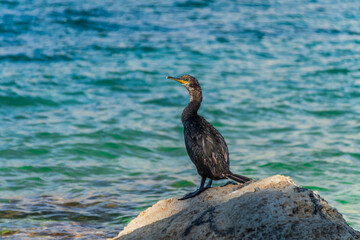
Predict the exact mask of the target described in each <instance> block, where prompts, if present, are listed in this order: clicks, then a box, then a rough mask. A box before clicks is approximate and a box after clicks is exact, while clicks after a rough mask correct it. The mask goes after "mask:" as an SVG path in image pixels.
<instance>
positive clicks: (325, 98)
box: [0, 0, 360, 239]
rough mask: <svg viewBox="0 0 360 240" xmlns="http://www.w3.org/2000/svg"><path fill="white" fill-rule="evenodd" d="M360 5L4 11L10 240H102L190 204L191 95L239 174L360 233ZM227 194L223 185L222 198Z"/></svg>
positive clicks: (5, 206)
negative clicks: (280, 186) (190, 83)
mask: <svg viewBox="0 0 360 240" xmlns="http://www.w3.org/2000/svg"><path fill="white" fill-rule="evenodd" d="M359 11H360V1H356V0H344V1H335V0H297V1H288V0H279V1H275V0H218V1H215V0H167V1H154V0H138V1H133V0H101V1H100V0H92V1H82V0H31V1H29V0H0V238H4V239H73V238H77V239H104V238H109V237H114V236H116V235H117V233H118V232H119V231H121V230H122V229H123V228H124V226H126V224H127V223H129V221H131V219H133V218H134V217H136V216H137V215H138V214H139V213H140V212H141V211H143V210H144V209H146V208H148V207H150V206H152V205H153V204H154V203H156V202H157V201H159V200H162V199H166V198H171V197H174V196H183V195H184V194H186V193H188V192H191V191H194V190H195V189H196V188H197V187H198V185H199V183H200V177H199V175H198V174H197V172H196V169H195V167H194V165H193V164H192V163H191V161H190V159H189V157H188V155H187V153H186V150H185V146H184V138H183V127H182V123H181V120H180V117H181V112H182V110H183V108H184V107H185V106H186V104H187V103H188V101H189V96H188V92H187V91H186V89H185V88H184V87H183V86H181V84H179V83H177V82H175V81H172V80H169V79H166V76H168V75H170V76H174V77H180V76H181V75H184V74H190V75H192V76H194V77H196V78H197V79H198V80H199V82H200V84H201V86H202V89H203V103H202V105H201V108H200V110H199V114H200V115H202V116H204V117H205V118H206V119H207V120H208V121H209V122H211V123H212V124H213V125H214V126H215V127H216V128H217V129H218V130H219V131H220V132H221V133H222V135H223V136H224V138H225V139H226V141H227V144H228V147H229V152H230V163H231V170H232V171H233V172H234V173H237V174H242V175H246V176H249V177H251V178H255V179H263V178H267V177H270V176H273V175H276V174H282V175H286V176H290V177H291V178H292V179H293V180H294V181H295V183H296V184H298V185H300V186H303V187H306V188H309V189H311V190H314V191H318V192H319V194H320V195H321V196H322V197H323V198H324V199H326V200H327V201H328V202H329V204H330V205H331V206H333V207H335V208H336V209H338V210H339V212H340V213H341V214H342V215H343V217H344V218H345V220H346V221H347V223H348V224H349V225H350V226H352V227H353V228H355V229H357V230H359V229H360V148H359V147H360V21H359ZM224 183H226V180H222V181H217V182H216V183H215V186H218V185H222V184H224Z"/></svg>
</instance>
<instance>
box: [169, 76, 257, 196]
mask: <svg viewBox="0 0 360 240" xmlns="http://www.w3.org/2000/svg"><path fill="white" fill-rule="evenodd" d="M167 78H168V79H173V80H175V81H178V82H179V83H181V84H182V85H183V86H184V87H186V89H187V90H188V91H189V94H190V102H189V103H188V105H187V106H186V107H185V109H184V111H183V112H182V115H181V121H182V124H183V126H184V139H185V146H186V150H187V153H188V155H189V157H190V159H191V161H192V162H193V163H194V164H195V166H196V168H197V171H198V173H199V175H200V176H201V183H200V187H199V189H198V190H196V191H195V192H192V193H189V194H187V195H185V196H184V197H183V198H181V199H180V200H184V199H188V198H192V197H195V196H196V195H198V194H199V193H201V192H203V191H204V190H206V189H207V188H210V187H211V184H212V181H213V180H219V179H226V178H228V179H231V180H233V181H236V182H238V183H245V182H247V181H250V180H251V179H250V178H248V177H245V176H241V175H237V174H234V173H232V172H231V171H230V164H229V151H228V147H227V145H226V142H225V139H224V138H223V136H222V135H221V134H220V133H219V131H218V130H216V129H215V127H214V126H213V125H211V124H210V123H209V122H208V121H206V120H205V118H203V117H202V116H200V115H198V114H197V111H198V109H199V108H200V104H201V102H202V91H201V87H200V84H199V82H198V80H197V79H196V78H194V77H192V76H190V75H183V76H181V77H180V78H174V77H170V76H168V77H167ZM206 178H209V182H208V184H207V185H206V186H205V187H204V184H205V180H206Z"/></svg>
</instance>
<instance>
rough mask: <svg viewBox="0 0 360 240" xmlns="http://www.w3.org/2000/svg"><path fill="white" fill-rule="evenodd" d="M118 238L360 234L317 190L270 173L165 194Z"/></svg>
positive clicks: (349, 236) (332, 236)
mask: <svg viewBox="0 0 360 240" xmlns="http://www.w3.org/2000/svg"><path fill="white" fill-rule="evenodd" d="M113 239H114V240H115V239H121V240H125V239H148V240H152V239H153V240H157V239H261V240H263V239H276V240H277V239H317V240H319V239H326V240H328V239H354V240H355V239H360V232H358V231H355V230H354V229H352V228H351V227H350V226H349V225H348V224H347V223H346V221H345V220H344V218H343V217H342V215H341V214H340V213H339V212H338V211H337V210H336V209H335V208H333V207H331V206H330V205H329V204H328V203H327V202H326V201H325V200H324V199H323V198H321V197H320V196H319V195H318V194H317V193H315V192H313V191H311V190H309V189H306V188H301V187H299V186H297V185H295V184H294V182H293V180H292V179H291V178H290V177H285V176H281V175H276V176H272V177H269V178H266V179H263V180H259V181H251V182H249V183H247V184H245V185H227V186H225V187H215V188H210V189H208V190H206V191H205V192H203V193H201V194H200V195H198V196H197V197H195V198H192V199H188V200H184V201H179V200H178V197H174V198H171V199H167V200H162V201H159V202H158V203H156V204H155V205H153V206H152V207H150V208H148V209H147V210H145V211H143V212H142V213H140V215H139V216H138V217H137V218H135V219H134V220H132V221H131V222H130V223H129V224H128V226H127V227H125V228H124V230H123V231H122V232H120V233H119V235H118V236H117V237H115V238H113Z"/></svg>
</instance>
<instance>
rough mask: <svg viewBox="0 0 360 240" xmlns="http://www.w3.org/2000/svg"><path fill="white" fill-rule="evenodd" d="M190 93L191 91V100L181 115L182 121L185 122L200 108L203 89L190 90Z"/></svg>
mask: <svg viewBox="0 0 360 240" xmlns="http://www.w3.org/2000/svg"><path fill="white" fill-rule="evenodd" d="M189 93H190V102H189V103H188V105H187V106H186V107H185V109H184V111H183V112H182V115H181V121H182V123H183V124H184V123H185V122H186V120H187V119H189V118H190V117H193V116H196V115H197V111H198V110H199V108H200V105H201V101H202V93H201V90H200V91H189Z"/></svg>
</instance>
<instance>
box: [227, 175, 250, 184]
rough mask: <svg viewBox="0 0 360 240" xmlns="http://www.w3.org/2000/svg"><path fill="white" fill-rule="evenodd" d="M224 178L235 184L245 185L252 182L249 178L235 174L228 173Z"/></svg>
mask: <svg viewBox="0 0 360 240" xmlns="http://www.w3.org/2000/svg"><path fill="white" fill-rule="evenodd" d="M226 177H227V178H229V179H231V180H233V181H235V182H238V183H246V182H248V181H251V180H252V179H251V178H248V177H245V176H242V175H237V174H235V173H229V174H228V175H227V176H226Z"/></svg>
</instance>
